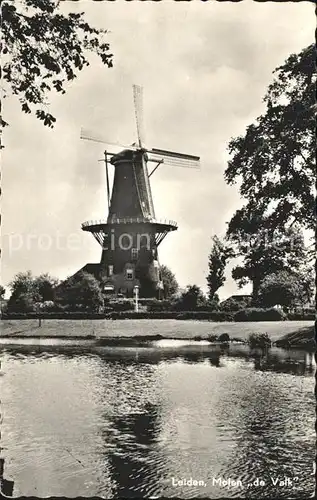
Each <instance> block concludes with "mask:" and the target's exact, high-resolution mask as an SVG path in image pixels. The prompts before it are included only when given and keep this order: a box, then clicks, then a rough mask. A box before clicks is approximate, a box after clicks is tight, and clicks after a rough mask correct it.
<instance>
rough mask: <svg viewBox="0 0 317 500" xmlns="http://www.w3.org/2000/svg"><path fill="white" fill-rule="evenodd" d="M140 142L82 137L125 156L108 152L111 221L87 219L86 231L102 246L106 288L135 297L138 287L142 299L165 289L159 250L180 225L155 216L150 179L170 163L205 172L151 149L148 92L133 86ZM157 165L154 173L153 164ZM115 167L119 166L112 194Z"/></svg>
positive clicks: (187, 159)
mask: <svg viewBox="0 0 317 500" xmlns="http://www.w3.org/2000/svg"><path fill="white" fill-rule="evenodd" d="M133 98H134V109H135V118H136V128H137V143H134V144H133V145H131V146H124V145H123V144H120V143H117V142H111V141H108V140H107V139H105V138H103V137H100V136H98V135H96V134H92V133H90V132H89V131H87V130H85V129H82V130H81V139H85V140H89V141H94V142H99V143H104V144H108V145H109V146H111V145H112V146H116V147H118V146H120V147H123V148H124V149H123V150H122V151H120V152H119V153H110V152H108V151H105V152H104V161H105V166H106V181H107V199H108V217H107V219H106V220H98V221H87V222H84V223H83V224H82V229H83V231H88V232H91V233H92V234H93V235H94V237H95V238H96V240H97V241H98V243H99V244H100V245H101V246H102V255H101V263H100V268H99V278H100V279H101V281H102V282H103V284H104V289H105V290H109V291H113V292H114V293H116V294H118V293H122V294H123V295H125V296H128V297H129V296H132V294H133V289H134V288H135V286H136V285H137V286H139V287H140V296H141V297H155V296H159V295H160V293H159V290H160V289H162V283H161V279H160V272H159V263H158V251H157V249H158V246H159V244H160V243H161V242H162V241H163V239H164V238H165V236H166V235H167V234H168V233H169V232H170V231H175V230H176V229H177V224H176V222H174V221H170V220H158V219H157V218H156V216H155V210H154V204H153V198H152V192H151V185H150V177H151V176H152V174H153V173H154V172H155V171H156V170H157V168H158V167H159V166H160V165H162V164H164V165H172V166H179V167H189V168H199V161H200V159H199V157H198V156H193V155H188V154H183V153H177V152H174V151H167V150H163V149H158V148H152V149H149V148H146V147H145V142H144V123H143V89H142V87H140V86H138V85H133ZM149 162H153V163H154V164H156V165H155V166H154V168H153V170H152V171H151V172H150V173H149V170H148V163H149ZM109 163H110V164H111V165H113V166H114V178H113V186H112V192H111V194H110V183H109Z"/></svg>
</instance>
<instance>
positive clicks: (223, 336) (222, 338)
mask: <svg viewBox="0 0 317 500" xmlns="http://www.w3.org/2000/svg"><path fill="white" fill-rule="evenodd" d="M218 341H219V342H230V336H229V335H228V333H222V334H221V335H219V337H218Z"/></svg>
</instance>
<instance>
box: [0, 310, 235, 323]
mask: <svg viewBox="0 0 317 500" xmlns="http://www.w3.org/2000/svg"><path fill="white" fill-rule="evenodd" d="M38 318H42V319H184V320H185V319H188V320H209V321H232V314H231V313H226V312H220V311H219V312H218V311H213V312H208V311H183V312H178V311H140V312H135V311H113V310H111V309H110V308H109V309H108V310H107V311H105V312H103V313H89V312H87V311H74V312H70V311H68V312H67V311H63V312H44V311H43V312H41V313H40V314H38V313H10V314H8V313H6V314H3V315H2V319H38Z"/></svg>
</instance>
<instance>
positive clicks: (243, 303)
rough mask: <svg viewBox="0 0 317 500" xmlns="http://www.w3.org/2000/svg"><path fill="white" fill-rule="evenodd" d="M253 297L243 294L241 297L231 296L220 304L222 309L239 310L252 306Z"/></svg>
mask: <svg viewBox="0 0 317 500" xmlns="http://www.w3.org/2000/svg"><path fill="white" fill-rule="evenodd" d="M250 304H251V297H247V296H242V297H241V298H234V297H229V298H228V299H226V300H224V301H223V302H221V303H220V304H219V308H220V309H221V310H222V311H239V310H240V309H245V308H247V307H250Z"/></svg>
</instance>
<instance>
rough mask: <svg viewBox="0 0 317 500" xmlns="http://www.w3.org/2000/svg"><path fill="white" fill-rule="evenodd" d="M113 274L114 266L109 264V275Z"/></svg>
mask: <svg viewBox="0 0 317 500" xmlns="http://www.w3.org/2000/svg"><path fill="white" fill-rule="evenodd" d="M112 275H113V266H108V276H112Z"/></svg>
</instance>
